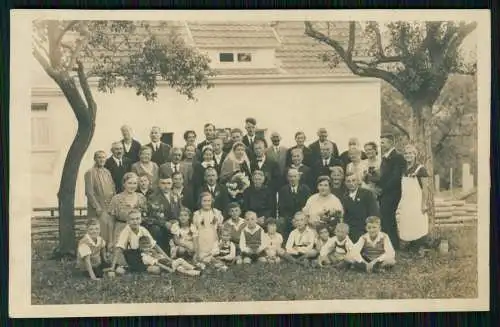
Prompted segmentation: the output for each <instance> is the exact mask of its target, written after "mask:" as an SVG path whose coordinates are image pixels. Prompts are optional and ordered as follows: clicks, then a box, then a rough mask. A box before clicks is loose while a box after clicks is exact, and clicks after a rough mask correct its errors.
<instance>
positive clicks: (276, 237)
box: [266, 218, 285, 263]
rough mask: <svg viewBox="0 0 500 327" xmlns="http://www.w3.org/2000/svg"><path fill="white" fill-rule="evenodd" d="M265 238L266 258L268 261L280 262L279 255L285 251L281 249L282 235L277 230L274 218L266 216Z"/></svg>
mask: <svg viewBox="0 0 500 327" xmlns="http://www.w3.org/2000/svg"><path fill="white" fill-rule="evenodd" d="M266 227H267V238H268V240H269V245H268V246H267V249H266V259H267V262H269V263H278V262H280V260H281V259H280V257H281V256H282V255H283V254H284V253H285V250H284V249H283V236H281V234H280V233H278V232H277V223H276V219H274V218H268V219H267V220H266Z"/></svg>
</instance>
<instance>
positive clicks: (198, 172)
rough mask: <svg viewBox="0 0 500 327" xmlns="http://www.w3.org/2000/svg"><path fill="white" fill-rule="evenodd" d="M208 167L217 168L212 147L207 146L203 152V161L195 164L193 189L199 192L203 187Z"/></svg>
mask: <svg viewBox="0 0 500 327" xmlns="http://www.w3.org/2000/svg"><path fill="white" fill-rule="evenodd" d="M208 167H212V168H216V164H215V161H214V150H213V148H212V146H211V145H206V146H205V147H204V148H203V149H202V150H201V161H200V162H196V163H194V164H193V178H192V181H193V185H192V186H193V188H194V189H195V190H199V189H200V188H201V187H202V186H203V182H204V179H205V170H207V168H208Z"/></svg>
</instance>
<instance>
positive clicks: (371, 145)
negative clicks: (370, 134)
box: [363, 142, 380, 195]
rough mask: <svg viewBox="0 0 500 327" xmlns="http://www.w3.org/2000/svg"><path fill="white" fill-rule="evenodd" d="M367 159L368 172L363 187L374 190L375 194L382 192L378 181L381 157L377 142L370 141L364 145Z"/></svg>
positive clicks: (365, 162)
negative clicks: (377, 183)
mask: <svg viewBox="0 0 500 327" xmlns="http://www.w3.org/2000/svg"><path fill="white" fill-rule="evenodd" d="M364 148H365V153H366V159H365V160H363V162H364V164H365V166H366V168H367V172H366V175H365V179H364V185H363V187H364V188H366V189H368V190H370V191H372V192H373V193H374V194H375V195H378V194H379V193H380V190H379V189H378V187H377V185H376V182H378V180H379V179H380V158H379V156H378V148H377V144H376V143H375V142H368V143H366V144H365V146H364Z"/></svg>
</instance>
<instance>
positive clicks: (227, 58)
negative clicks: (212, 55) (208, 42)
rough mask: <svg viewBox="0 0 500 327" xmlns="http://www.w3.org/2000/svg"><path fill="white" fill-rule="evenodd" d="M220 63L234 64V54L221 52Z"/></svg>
mask: <svg viewBox="0 0 500 327" xmlns="http://www.w3.org/2000/svg"><path fill="white" fill-rule="evenodd" d="M219 61H220V62H234V53H231V52H221V53H219Z"/></svg>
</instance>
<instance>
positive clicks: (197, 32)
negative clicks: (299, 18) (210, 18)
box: [187, 21, 279, 48]
mask: <svg viewBox="0 0 500 327" xmlns="http://www.w3.org/2000/svg"><path fill="white" fill-rule="evenodd" d="M187 25H188V30H189V33H190V34H191V37H192V39H193V42H194V45H195V46H197V47H201V48H207V47H225V46H227V47H233V46H238V47H271V48H272V47H278V46H279V41H278V40H277V39H276V36H275V35H274V32H273V30H272V28H271V27H270V26H269V24H267V23H262V22H237V23H234V22H227V21H223V22H188V24H187Z"/></svg>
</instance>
